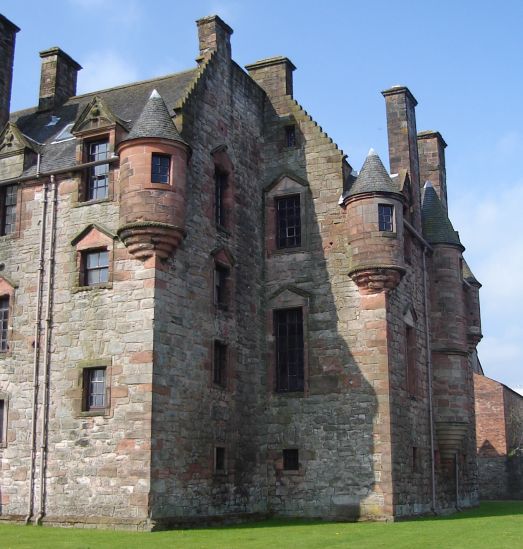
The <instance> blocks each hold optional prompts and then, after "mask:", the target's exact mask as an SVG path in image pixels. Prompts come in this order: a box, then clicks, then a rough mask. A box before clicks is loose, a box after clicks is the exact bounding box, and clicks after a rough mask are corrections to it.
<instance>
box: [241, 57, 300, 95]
mask: <svg viewBox="0 0 523 549" xmlns="http://www.w3.org/2000/svg"><path fill="white" fill-rule="evenodd" d="M245 68H246V69H247V70H248V71H249V75H250V76H251V78H252V79H253V80H254V81H255V82H256V83H257V84H258V85H259V86H260V87H262V88H263V89H264V90H265V92H266V93H267V95H268V96H269V97H270V98H271V99H272V98H275V97H281V96H283V95H291V96H292V73H293V71H295V70H296V67H295V66H294V65H293V63H292V62H291V61H290V60H289V59H287V57H270V58H269V59H262V60H261V61H257V62H256V63H252V64H251V65H246V66H245Z"/></svg>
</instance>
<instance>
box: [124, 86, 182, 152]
mask: <svg viewBox="0 0 523 549" xmlns="http://www.w3.org/2000/svg"><path fill="white" fill-rule="evenodd" d="M140 137H157V138H162V139H171V140H173V141H181V142H182V143H184V141H183V139H182V137H181V135H180V134H179V133H178V130H177V129H176V126H175V125H174V122H173V120H172V118H171V115H170V114H169V111H168V109H167V105H166V104H165V101H164V100H163V99H162V96H161V95H160V94H159V93H158V92H157V91H156V90H153V92H152V93H151V96H150V97H149V99H148V101H147V103H146V104H145V107H144V108H143V111H142V114H140V116H139V117H138V120H137V121H136V122H135V123H134V124H133V127H132V129H131V131H130V132H129V135H128V136H127V137H125V138H124V139H122V141H129V140H131V139H139V138H140Z"/></svg>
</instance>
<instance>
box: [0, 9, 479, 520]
mask: <svg viewBox="0 0 523 549" xmlns="http://www.w3.org/2000/svg"><path fill="white" fill-rule="evenodd" d="M197 25H198V35H199V42H200V52H199V57H198V59H197V63H198V65H197V67H196V68H194V69H191V70H188V71H185V72H182V73H178V74H174V75H169V76H166V77H162V78H157V79H154V80H150V81H144V82H138V83H134V84H129V85H126V86H120V87H117V88H112V89H109V90H102V91H99V92H96V93H90V94H86V95H76V75H77V71H78V70H79V69H80V68H81V67H80V66H79V65H78V64H77V63H76V62H75V61H74V60H73V59H72V58H71V57H69V56H68V55H67V54H65V53H64V52H63V51H61V50H60V49H59V48H53V49H51V50H46V51H44V52H41V54H40V55H41V57H42V77H41V87H40V97H39V102H38V106H37V107H35V108H31V109H27V110H24V111H20V112H15V113H11V115H10V116H9V114H8V113H9V98H10V89H11V83H10V82H11V73H12V61H13V51H14V39H15V34H16V32H17V31H18V29H17V27H15V26H14V25H13V24H12V23H10V22H9V21H7V20H6V19H5V18H3V17H0V49H1V52H0V53H1V54H2V55H0V91H1V101H0V124H1V125H2V133H1V134H0V195H1V196H0V198H1V200H0V232H1V236H0V269H1V271H0V519H1V520H11V521H20V522H21V521H25V522H35V523H44V524H45V523H47V524H62V525H64V524H65V525H76V526H96V525H110V526H114V527H120V528H133V529H153V528H160V527H167V526H176V525H184V524H193V523H201V522H210V521H214V520H238V519H239V518H247V517H255V516H264V515H267V514H275V515H279V516H304V517H322V518H329V519H342V520H357V519H368V518H373V519H386V520H391V519H395V518H398V517H404V516H411V515H416V514H421V513H427V512H431V511H432V512H442V511H448V510H453V509H456V508H461V507H467V506H471V505H475V504H477V502H478V470H477V463H476V446H475V444H476V432H475V412H474V390H473V378H472V375H473V367H472V363H473V360H472V359H473V357H475V347H476V345H477V343H478V341H479V340H480V338H481V324H480V314H479V297H478V295H479V294H478V291H479V283H478V282H477V281H476V280H475V278H474V277H473V275H472V273H471V272H470V270H469V269H468V266H467V265H466V263H465V262H464V260H463V255H462V254H463V252H464V247H463V245H462V244H461V242H460V240H459V237H458V235H457V233H456V232H455V231H454V229H453V227H452V224H451V222H450V220H449V219H448V214H447V196H446V179H445V161H444V148H445V143H444V141H443V139H442V137H441V135H440V134H439V133H438V132H421V133H419V134H418V133H417V129H416V117H415V106H416V100H415V98H414V96H413V95H412V93H411V92H410V91H409V90H408V89H407V88H405V87H394V88H391V89H389V90H386V91H384V92H383V95H384V97H385V101H386V108H387V124H388V132H389V144H390V151H389V153H390V160H391V171H392V172H393V173H392V174H389V172H387V170H386V169H385V167H384V166H383V164H382V162H381V160H380V159H379V157H378V156H377V155H376V153H374V152H373V151H371V152H370V153H369V156H368V158H367V160H366V161H365V164H364V166H363V167H362V169H361V171H360V173H359V174H358V173H357V172H355V171H354V170H353V168H352V166H351V165H350V164H349V163H348V161H347V158H346V156H345V155H344V153H343V152H342V151H341V150H340V149H339V148H338V146H337V145H336V144H335V143H333V141H332V139H330V138H329V136H328V135H327V134H326V133H325V132H324V131H323V130H322V128H321V127H319V126H318V124H317V123H316V122H315V121H314V120H313V119H312V117H311V116H310V115H309V114H308V113H307V112H306V111H305V110H304V109H303V107H302V106H301V105H300V104H299V103H298V102H297V101H296V99H295V98H294V95H293V80H292V73H293V71H294V70H295V67H294V65H293V64H292V62H291V61H290V60H289V59H287V58H285V57H275V58H270V59H265V60H262V61H259V62H257V63H253V64H251V65H249V66H247V67H246V69H247V72H246V71H244V70H243V69H242V68H241V67H239V66H238V65H237V64H236V63H235V62H234V61H233V59H232V58H231V43H230V37H231V34H232V29H231V28H230V27H229V26H228V25H227V24H226V23H224V22H223V21H222V20H221V19H220V18H219V17H217V16H211V17H206V18H203V19H200V20H199V21H197Z"/></svg>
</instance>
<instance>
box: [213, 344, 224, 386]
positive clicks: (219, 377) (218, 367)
mask: <svg viewBox="0 0 523 549" xmlns="http://www.w3.org/2000/svg"><path fill="white" fill-rule="evenodd" d="M226 376H227V345H225V344H223V343H221V342H220V341H215V342H214V356H213V376H212V377H213V382H214V383H216V385H221V386H222V387H223V386H225V383H226V379H227V378H226Z"/></svg>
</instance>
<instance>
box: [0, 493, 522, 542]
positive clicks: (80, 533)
mask: <svg viewBox="0 0 523 549" xmlns="http://www.w3.org/2000/svg"><path fill="white" fill-rule="evenodd" d="M0 547H1V548H2V549H8V548H11V547H16V548H20V547H22V548H24V547H27V548H31V549H33V548H38V549H45V548H53V549H58V548H62V547H64V548H74V549H87V548H92V549H95V548H96V549H99V548H110V549H118V548H126V549H128V548H133V547H137V548H140V549H142V548H147V547H154V548H155V549H158V548H161V547H172V548H183V549H185V548H187V549H235V548H241V549H243V548H247V549H251V548H252V549H262V548H263V549H278V548H285V549H287V548H297V549H327V548H331V547H332V548H344V549H352V548H358V549H359V548H367V547H368V548H372V549H379V548H387V549H390V548H391V547H393V548H407V547H408V548H410V547H415V548H420V549H427V548H437V549H447V548H449V549H450V548H452V549H454V548H456V549H460V548H464V549H478V548H481V547H488V548H489V549H493V548H495V549H503V548H505V547H506V548H511V549H519V548H521V547H523V501H517V502H516V501H509V502H489V503H482V504H481V506H480V507H479V508H477V509H473V510H471V511H466V512H463V513H458V514H455V515H452V516H448V517H438V518H422V519H416V520H410V521H405V522H396V523H370V522H365V523H363V522H360V523H352V524H351V523H333V522H316V521H315V522H307V521H299V520H292V521H285V520H269V521H264V522H258V523H253V524H244V525H240V526H229V527H225V526H224V527H218V528H202V529H199V530H173V531H170V532H153V533H130V532H113V531H107V530H105V531H104V530H82V529H78V530H73V529H61V528H46V527H44V528H39V527H35V526H15V525H1V526H0Z"/></svg>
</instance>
